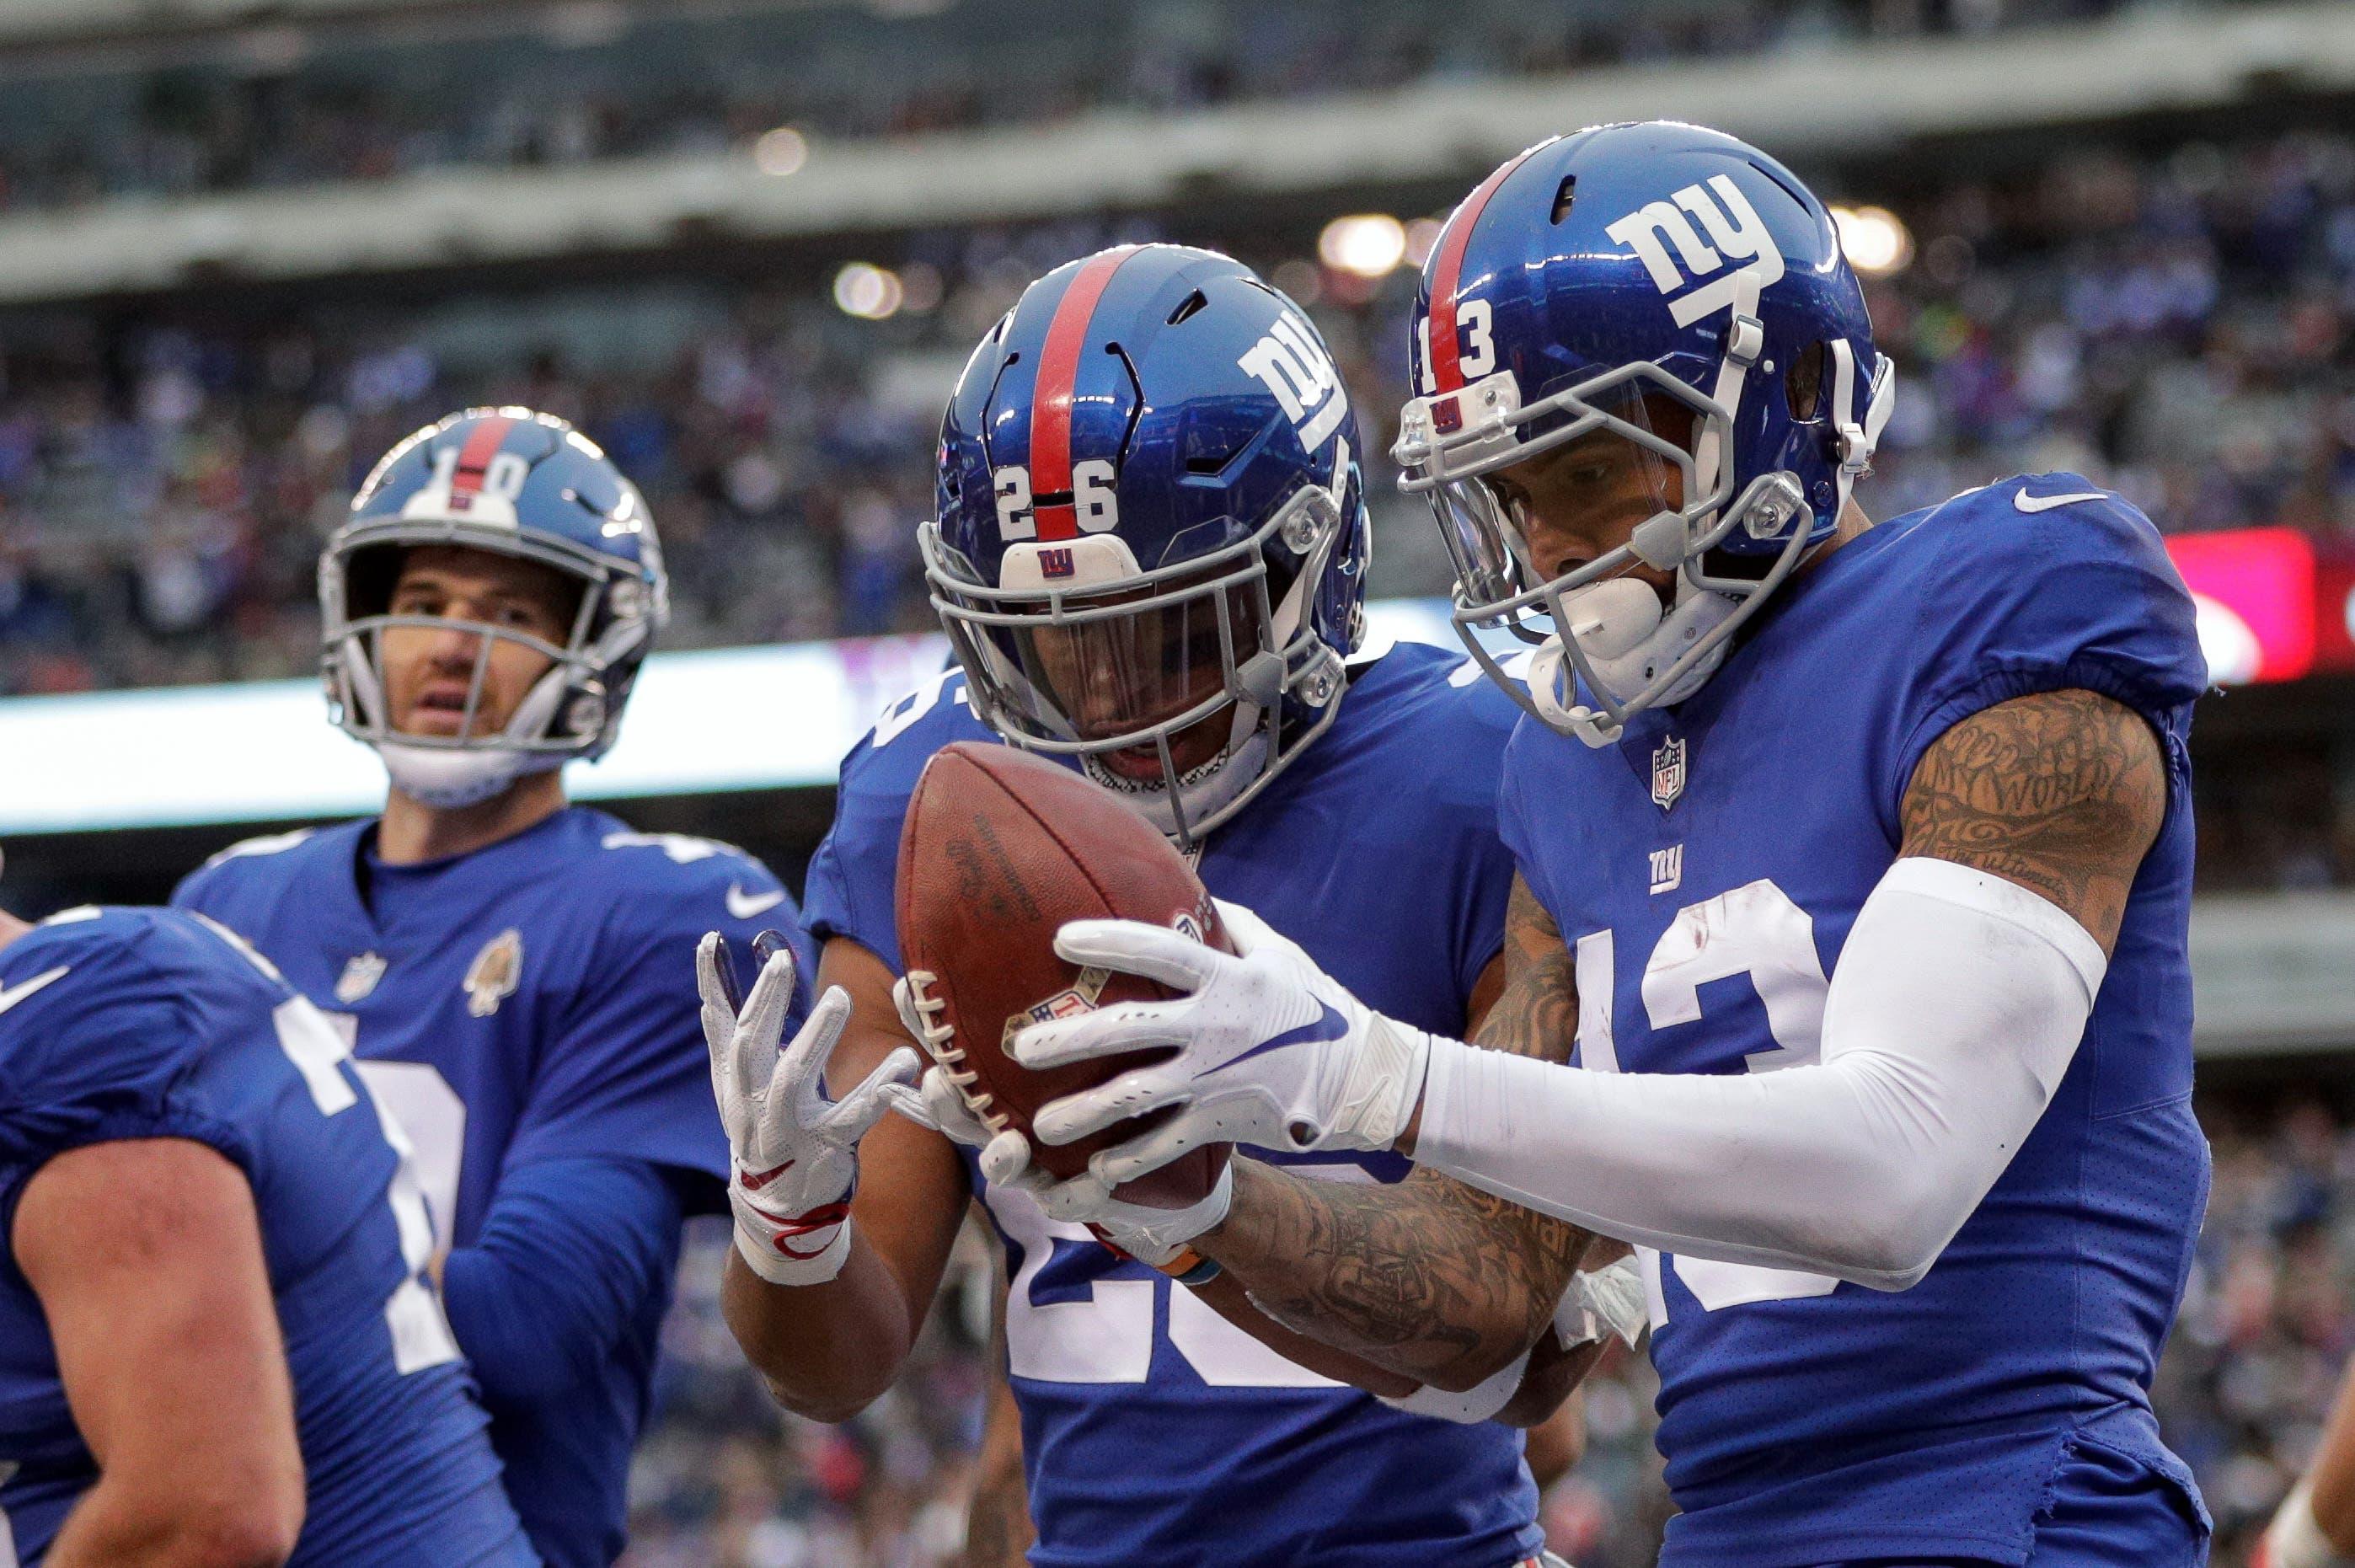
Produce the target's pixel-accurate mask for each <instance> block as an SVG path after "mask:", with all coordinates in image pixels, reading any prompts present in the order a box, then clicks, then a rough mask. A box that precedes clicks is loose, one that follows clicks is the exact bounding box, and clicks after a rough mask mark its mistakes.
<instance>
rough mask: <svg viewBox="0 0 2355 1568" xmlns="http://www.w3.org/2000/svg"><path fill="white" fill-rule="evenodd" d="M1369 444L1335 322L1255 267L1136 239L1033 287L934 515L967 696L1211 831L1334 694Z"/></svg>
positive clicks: (969, 387) (1301, 742)
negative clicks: (1336, 350) (1339, 359)
mask: <svg viewBox="0 0 2355 1568" xmlns="http://www.w3.org/2000/svg"><path fill="white" fill-rule="evenodd" d="M937 499H938V512H937V517H936V520H935V521H933V522H931V523H927V524H925V525H924V526H923V527H922V528H920V529H919V537H920V539H921V541H922V553H923V561H924V576H925V581H927V583H928V584H929V585H930V587H931V590H932V604H933V607H934V608H935V609H936V610H938V611H939V612H940V615H941V620H942V624H943V625H945V626H946V627H947V629H948V634H949V638H950V641H951V642H952V643H953V644H954V647H955V649H956V654H957V657H958V659H959V660H960V661H961V662H962V663H963V664H964V668H965V672H966V675H967V677H969V686H970V690H971V694H972V700H973V704H974V709H975V712H976V713H978V714H979V715H980V716H981V717H982V719H983V720H985V721H986V722H987V723H988V724H989V725H990V726H991V728H993V729H995V730H996V731H998V733H999V734H1001V735H1003V736H1004V737H1005V738H1006V739H1007V740H1008V741H1012V742H1013V743H1014V744H1016V745H1018V746H1023V747H1026V748H1028V749H1029V750H1032V751H1036V752H1046V753H1049V754H1051V755H1056V756H1061V757H1069V758H1071V759H1074V760H1075V761H1076V762H1077V763H1078V764H1079V765H1080V766H1081V767H1082V769H1083V770H1084V771H1085V772H1086V773H1088V775H1089V776H1090V777H1091V778H1093V779H1094V780H1096V781H1097V782H1098V783H1100V784H1103V785H1105V786H1106V787H1108V788H1110V789H1113V790H1114V791H1116V792H1118V793H1120V794H1122V795H1124V796H1126V797H1128V798H1129V799H1130V800H1131V801H1132V803H1133V804H1135V805H1136V806H1137V807H1138V809H1140V810H1141V811H1143V812H1144V813H1145V815H1146V816H1148V817H1149V818H1151V819H1152V820H1153V821H1154V822H1155V823H1156V825H1157V826H1158V827H1161V829H1162V830H1163V831H1164V832H1165V833H1167V834H1168V835H1169V836H1170V837H1173V838H1175V839H1176V840H1177V842H1178V843H1179V844H1180V845H1181V846H1187V847H1190V846H1191V845H1193V844H1194V843H1196V842H1197V841H1198V840H1199V837H1200V836H1201V835H1202V834H1203V833H1204V832H1206V831H1208V830H1209V828H1211V827H1216V826H1217V825H1218V824H1219V823H1220V822H1222V821H1224V820H1225V819H1226V818H1228V817H1229V816H1232V815H1233V814H1234V813H1235V812H1236V811H1238V810H1240V809H1241V807H1242V805H1243V804H1244V803H1245V802H1247V801H1249V800H1250V799H1251V798H1252V796H1253V795H1256V794H1257V793H1258V792H1259V791H1260V790H1261V789H1263V788H1264V787H1265V786H1266V784H1267V783H1268V781H1269V780H1271V779H1273V777H1274V776H1275V775H1276V773H1278V772H1279V771H1280V770H1281V769H1283V768H1284V766H1285V764H1287V763H1290V762H1291V760H1292V759H1293V758H1294V757H1295V756H1297V755H1298V754H1299V752H1300V751H1301V749H1302V748H1303V747H1305V746H1306V745H1307V744H1308V743H1309V742H1310V741H1313V740H1315V739H1316V736H1317V735H1318V734H1320V733H1322V732H1323V731H1324V730H1325V728H1326V726H1327V725H1328V724H1330V723H1331V722H1332V721H1333V716H1334V714H1335V713H1336V712H1337V711H1338V709H1339V705H1340V700H1341V697H1342V692H1343V688H1344V687H1345V685H1346V676H1345V671H1344V668H1343V661H1344V660H1345V659H1346V657H1347V656H1348V655H1349V654H1350V653H1352V652H1354V651H1355V650H1356V648H1357V645H1358V643H1359V638H1360V637H1361V635H1363V629H1364V623H1365V607H1364V602H1365V569H1366V560H1367V555H1368V551H1369V530H1368V527H1367V521H1366V512H1365V501H1364V485H1363V481H1362V478H1361V475H1360V473H1359V445H1358V428H1357V423H1356V421H1355V420H1354V419H1353V418H1352V416H1351V414H1350V411H1349V403H1348V392H1347V391H1346V389H1344V388H1343V387H1342V385H1341V380H1340V377H1339V375H1338V374H1337V372H1336V370H1335V368H1334V366H1333V361H1332V357H1331V355H1330V354H1329V353H1328V352H1327V349H1326V347H1325V343H1324V340H1323V338H1322V337H1320V336H1318V335H1317V332H1316V328H1315V327H1314V326H1312V325H1310V324H1309V321H1308V318H1307V317H1306V316H1305V315H1303V314H1302V313H1301V311H1300V310H1299V308H1298V307H1297V306H1295V304H1292V302H1291V301H1289V300H1287V299H1285V298H1284V296H1283V295H1282V294H1281V293H1277V292H1276V291H1275V290H1273V289H1272V288H1270V287H1269V286H1268V285H1267V284H1265V283H1262V282H1261V281H1260V280H1259V278H1258V277H1257V276H1255V275H1254V274H1253V273H1252V271H1251V270H1250V269H1249V268H1247V267H1245V266H1243V265H1242V264H1241V262H1238V261H1232V260H1231V259H1230V258H1228V257H1225V256H1221V255H1218V254H1216V253H1214V252H1212V251H1198V250H1193V249H1190V248H1188V247H1185V246H1178V245H1124V246H1121V247H1118V248H1116V249H1114V250H1109V251H1101V252H1099V253H1098V254H1096V255H1093V256H1089V257H1085V258H1083V259H1082V260H1080V261H1072V262H1070V263H1068V264H1067V265H1064V266H1062V267H1059V268H1057V269H1056V270H1055V271H1054V272H1050V273H1049V274H1047V276H1045V277H1043V278H1041V279H1039V281H1038V282H1037V283H1033V284H1031V285H1030V287H1029V288H1028V290H1027V291H1025V292H1024V293H1023V295H1022V298H1021V299H1020V300H1019V301H1018V303H1017V304H1016V305H1015V307H1014V309H1013V310H1012V311H1010V312H1009V313H1007V316H1006V318H1005V319H1004V320H1002V321H1000V322H999V323H998V324H997V325H996V327H995V328H993V329H992V330H991V332H990V334H989V336H987V337H986V338H984V339H983V340H982V343H981V346H980V347H978V348H976V349H975V351H974V354H973V357H972V358H971V359H970V360H968V361H967V362H966V364H965V368H964V374H963V375H962V376H961V377H959V379H958V380H957V385H956V390H955V393H954V396H953V397H952V398H951V399H950V401H949V407H948V411H947V413H946V415H945V416H944V417H943V420H942V421H941V448H940V482H939V492H938V497H937Z"/></svg>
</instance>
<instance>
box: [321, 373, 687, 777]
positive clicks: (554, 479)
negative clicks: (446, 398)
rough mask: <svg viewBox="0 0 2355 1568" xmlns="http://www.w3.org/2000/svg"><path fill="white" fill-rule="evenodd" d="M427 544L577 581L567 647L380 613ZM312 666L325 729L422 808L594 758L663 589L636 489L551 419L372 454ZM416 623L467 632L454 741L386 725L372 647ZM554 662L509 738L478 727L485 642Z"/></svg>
mask: <svg viewBox="0 0 2355 1568" xmlns="http://www.w3.org/2000/svg"><path fill="white" fill-rule="evenodd" d="M423 545H454V546H459V547H462V548H464V549H479V550H487V551H490V552H492V553H495V554H498V555H506V556H513V557H517V558H518V559H521V560H530V561H536V562H538V563H539V564H541V565H543V566H547V567H552V568H554V569H555V570H556V571H559V572H560V573H562V574H563V575H564V576H565V577H566V578H567V579H569V580H572V581H578V583H579V584H580V588H581V596H580V600H579V603H578V606H577V608H576V609H575V610H574V612H573V614H572V624H571V629H570V635H569V636H568V638H567V640H566V642H565V643H564V645H562V646H559V645H556V644H554V643H551V642H548V641H546V640H544V639H542V638H540V637H538V636H535V635H531V634H530V633H528V632H525V631H522V630H519V629H517V627H514V626H500V625H494V624H489V623H487V622H476V621H451V620H446V619H443V618H442V617H439V616H418V615H396V614H392V613H390V606H391V600H392V590H393V586H394V583H395V581H397V580H398V578H399V577H400V565H401V560H402V557H403V556H404V555H405V554H406V553H407V552H408V551H409V550H410V549H414V548H416V547H419V546H423ZM319 606H320V611H321V615H322V621H323V627H322V630H323V633H324V636H325V653H324V655H323V657H322V660H321V664H322V669H323V671H324V673H325V677H326V681H327V699H328V703H329V706H330V708H331V709H332V711H333V714H334V718H335V721H336V725H337V726H338V727H339V728H341V729H342V730H343V731H345V732H346V733H347V734H349V735H352V736H353V737H355V738H356V739H357V740H360V741H365V742H367V743H368V745H370V746H373V747H374V748H375V749H376V751H377V752H378V755H380V756H381V757H383V759H384V763H385V769H386V771H387V772H388V773H389V774H390V775H391V778H392V782H393V784H395V785H397V786H398V787H399V788H400V790H401V791H402V792H403V793H404V794H407V795H411V796H414V797H415V798H417V799H419V800H421V801H423V802H425V803H426V804H428V805H441V806H455V805H470V804H472V803H474V802H475V801H479V800H486V799H488V798H490V797H491V796H492V795H496V794H497V793H498V792H499V791H501V790H503V789H505V788H506V786H507V785H508V784H511V783H512V782H514V780H515V779H516V778H517V777H518V776H520V775H522V774H524V773H537V772H545V771H547V770H549V769H550V768H557V767H561V766H562V765H563V764H564V763H568V762H570V761H572V760H573V759H575V758H581V759H584V760H589V761H593V760H595V759H596V758H598V757H601V756H602V755H604V754H605V752H606V751H607V750H608V749H609V748H611V747H612V745H613V740H614V737H615V736H616V735H617V734H618V733H619V732H620V729H621V723H622V709H623V705H624V704H625V703H627V702H628V700H629V696H630V688H631V687H632V685H633V684H634V683H635V681H636V679H637V675H638V667H639V666H640V665H642V664H644V663H645V656H646V654H647V652H648V650H649V649H650V648H651V647H652V646H653V644H654V636H655V633H656V632H657V631H658V630H660V629H661V627H662V625H663V624H664V623H665V622H666V620H667V619H668V618H669V613H670V580H669V578H668V577H667V576H666V574H665V572H664V571H663V564H662V547H661V545H660V543H659V541H658V540H657V539H656V538H655V524H654V518H653V517H652V516H650V515H649V514H648V513H647V511H646V505H645V500H644V499H642V498H641V497H640V496H639V495H638V490H637V486H636V485H633V484H631V483H630V481H629V480H628V479H627V478H625V477H623V474H622V471H621V470H620V469H619V468H616V467H615V466H614V465H613V461H612V460H611V459H610V458H608V457H607V456H606V455H605V454H604V453H602V452H601V451H600V450H598V448H597V445H596V443H594V442H591V440H590V439H589V438H588V437H587V436H585V435H582V434H581V432H579V431H577V430H574V429H573V428H572V426H570V424H568V423H566V422H565V421H562V420H560V419H558V418H556V417H555V416H554V415H552V414H543V413H535V412H533V411H531V410H529V409H520V408H504V409H468V410H466V411H464V412H463V413H455V414H452V415H450V416H449V417H447V418H446V419H443V420H442V421H439V422H437V423H434V424H431V425H428V426H426V427H425V428H424V429H423V430H421V431H418V432H415V433H414V434H412V435H410V436H409V437H408V438H407V439H406V440H404V441H402V442H401V443H400V444H399V445H398V446H395V447H394V448H393V449H392V450H391V451H390V452H388V453H385V454H384V456H383V458H382V459H380V460H379V461H378V464H377V465H376V467H375V469H374V470H373V471H372V472H371V473H370V474H369V475H368V478H367V479H366V480H365V481H363V482H362V484H361V485H360V488H359V494H358V495H357V496H354V497H353V498H352V509H351V516H350V517H349V518H348V519H347V520H346V522H345V523H344V525H343V526H342V527H341V528H337V529H336V533H335V535H334V537H333V538H332V539H329V540H328V541H327V548H326V550H325V553H324V554H323V555H322V556H321V557H320V558H319ZM403 625H419V626H424V627H431V628H437V629H452V630H457V631H460V632H464V633H467V634H471V635H474V636H475V637H477V638H478V639H479V640H478V641H477V642H476V644H475V647H474V675H473V678H472V680H471V681H470V682H469V686H468V692H467V698H466V708H465V712H464V717H463V720H462V721H461V723H460V725H459V727H458V731H457V732H456V733H455V734H453V735H416V734H410V733H408V732H407V731H398V730H395V729H394V728H393V717H392V715H391V714H390V712H389V710H388V702H387V697H386V690H385V679H384V661H383V635H384V633H385V631H386V630H387V629H388V628H389V627H394V626H403ZM501 640H504V641H507V642H512V643H517V644H520V645H524V646H527V647H529V648H530V649H532V650H533V651H534V652H537V653H538V654H541V655H543V656H546V657H547V658H548V659H549V660H550V661H551V665H550V667H549V670H548V672H547V673H546V674H545V675H543V676H541V677H539V678H538V681H536V682H535V683H534V684H533V685H532V687H531V688H530V690H529V691H528V692H527V695H526V696H525V697H524V699H523V700H522V701H521V702H519V703H517V706H516V710H515V712H514V714H513V715H511V716H510V717H509V719H508V720H507V722H506V725H505V726H503V727H502V728H500V729H498V730H496V731H489V730H485V729H483V728H481V727H480V726H479V725H478V723H477V713H478V709H479V707H480V704H481V701H482V695H483V683H484V678H485V673H486V672H487V670H488V668H489V665H490V658H491V648H492V645H494V644H495V643H496V642H498V641H501Z"/></svg>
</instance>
